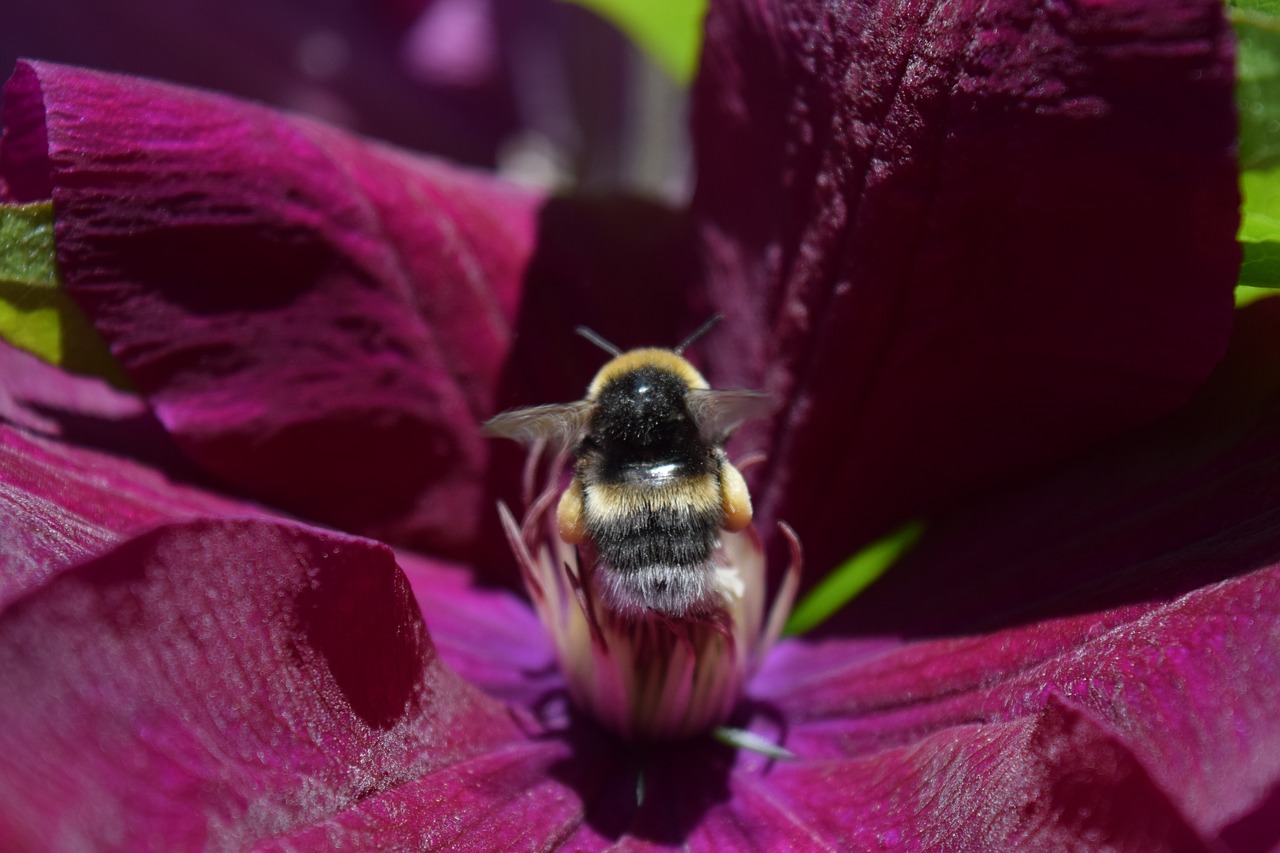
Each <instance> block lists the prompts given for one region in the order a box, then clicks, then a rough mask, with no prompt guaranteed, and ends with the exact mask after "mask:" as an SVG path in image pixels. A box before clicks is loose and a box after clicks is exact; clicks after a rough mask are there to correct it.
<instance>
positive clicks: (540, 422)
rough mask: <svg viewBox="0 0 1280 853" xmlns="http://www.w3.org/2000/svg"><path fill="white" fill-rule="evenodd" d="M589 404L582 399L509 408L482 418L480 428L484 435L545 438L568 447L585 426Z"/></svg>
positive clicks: (521, 439)
mask: <svg viewBox="0 0 1280 853" xmlns="http://www.w3.org/2000/svg"><path fill="white" fill-rule="evenodd" d="M590 413H591V406H590V404H589V403H587V402H586V401H585V400H583V401H579V402H577V403H553V404H551V405H548V406H533V407H531V408H528V409H512V410H511V411H509V412H503V413H502V414H500V415H496V416H495V417H492V418H490V419H489V420H487V421H485V422H484V424H483V426H481V427H480V429H481V431H483V432H484V434H485V435H488V436H493V437H497V438H509V439H512V440H513V441H518V442H520V443H521V444H535V443H537V442H539V441H545V442H547V443H548V444H550V445H552V446H554V447H556V448H557V449H564V448H566V447H569V446H571V445H572V444H573V443H574V442H576V441H577V440H578V436H579V435H581V434H582V431H583V430H585V429H586V428H587V419H588V416H589V415H590Z"/></svg>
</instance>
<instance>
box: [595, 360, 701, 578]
mask: <svg viewBox="0 0 1280 853" xmlns="http://www.w3.org/2000/svg"><path fill="white" fill-rule="evenodd" d="M688 391H689V387H688V385H687V384H686V383H685V382H684V380H683V379H681V378H680V377H679V376H677V375H676V374H674V373H671V372H670V371H667V370H662V369H659V368H651V367H642V368H638V369H635V370H630V371H627V372H626V373H624V374H621V375H620V376H617V377H615V378H613V379H611V380H610V381H609V382H607V383H606V384H605V385H604V386H603V387H602V388H601V389H600V391H599V393H598V394H597V395H596V398H595V401H594V402H595V407H594V411H593V414H592V417H591V422H590V424H589V427H588V429H587V431H586V437H585V438H584V439H583V440H582V442H581V443H580V444H579V446H578V474H579V477H580V478H581V480H582V482H583V486H584V488H586V489H587V490H590V489H591V488H592V486H593V485H598V484H607V485H612V486H625V487H627V488H628V489H629V490H630V491H631V494H632V495H633V497H634V500H635V501H636V502H637V503H639V504H640V505H641V506H642V507H643V509H642V511H637V512H631V513H628V514H626V515H625V516H621V517H612V518H610V519H609V520H608V521H607V522H606V523H600V522H599V520H598V519H592V518H591V517H588V518H587V533H588V535H589V536H590V537H591V539H592V540H593V541H594V542H595V545H596V547H597V548H598V550H599V552H600V556H601V558H602V559H603V560H604V561H605V562H607V563H609V564H610V565H611V566H613V567H614V568H616V569H617V570H619V571H620V572H623V573H629V572H640V571H643V570H646V569H654V568H667V569H685V568H692V567H701V566H705V565H706V564H708V563H709V561H710V560H711V556H712V554H713V552H714V551H715V548H716V546H717V542H718V539H719V528H720V525H721V523H722V522H723V510H722V509H721V508H720V507H719V506H717V507H716V508H715V509H714V510H711V511H707V510H695V509H693V507H692V504H691V503H690V502H689V501H688V500H685V499H682V497H681V495H682V491H684V492H687V489H682V486H684V485H685V484H687V483H689V482H691V481H696V480H700V479H704V478H707V477H712V478H715V479H716V487H717V489H718V487H719V466H718V459H717V448H716V447H715V446H713V445H711V444H708V443H707V442H706V441H705V440H704V439H703V437H702V435H701V434H700V432H699V430H698V426H697V424H696V423H694V421H693V418H692V417H690V415H689V411H688V407H687V405H686V398H687V395H688Z"/></svg>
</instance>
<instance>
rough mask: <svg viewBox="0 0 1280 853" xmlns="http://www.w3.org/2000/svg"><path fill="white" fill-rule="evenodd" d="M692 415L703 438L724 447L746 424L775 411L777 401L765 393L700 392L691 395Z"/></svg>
mask: <svg viewBox="0 0 1280 853" xmlns="http://www.w3.org/2000/svg"><path fill="white" fill-rule="evenodd" d="M688 400H689V415H690V416H691V417H692V418H693V422H694V423H696V424H697V425H698V430H699V431H700V432H701V433H702V436H703V438H705V439H706V440H708V441H710V442H712V443H713V444H723V443H724V441H725V440H726V439H727V438H728V437H729V435H730V434H731V433H732V432H733V431H734V430H735V429H737V428H738V427H739V426H740V425H741V424H742V423H743V421H749V420H752V419H754V418H762V417H764V416H765V415H767V414H769V413H770V412H772V411H773V398H771V397H770V396H769V395H768V394H765V393H763V392H761V391H741V390H721V389H716V388H711V389H701V388H696V389H694V390H692V391H690V392H689V397H688Z"/></svg>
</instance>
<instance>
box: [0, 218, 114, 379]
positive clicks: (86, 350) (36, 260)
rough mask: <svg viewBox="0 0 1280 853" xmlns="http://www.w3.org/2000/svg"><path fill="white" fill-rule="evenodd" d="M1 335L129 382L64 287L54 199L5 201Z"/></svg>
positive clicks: (83, 369)
mask: <svg viewBox="0 0 1280 853" xmlns="http://www.w3.org/2000/svg"><path fill="white" fill-rule="evenodd" d="M0 338H3V339H4V340H6V341H8V342H9V343H10V344H13V345H14V346H15V347H17V348H19V349H22V350H26V351H27V352H29V353H31V354H33V355H35V356H37V357H39V358H42V359H44V360H45V361H47V362H49V363H51V364H56V365H58V366H59V367H62V368H65V369H66V370H70V371H73V372H75V373H86V374H90V375H93V376H100V377H102V378H104V379H106V380H108V381H109V382H111V383H112V384H114V385H117V386H120V387H125V386H127V385H128V382H127V380H126V379H125V378H124V375H123V374H122V373H121V371H120V367H119V365H118V364H117V363H116V361H115V359H113V358H112V357H111V353H110V352H109V351H108V350H107V346H106V344H105V343H104V342H103V341H102V338H101V337H99V336H98V333H97V332H96V331H95V330H94V328H93V326H92V325H91V324H90V323H89V319H88V318H87V317H85V315H84V314H83V313H82V312H81V311H80V309H79V308H78V307H77V306H76V305H75V303H74V302H72V301H71V298H70V297H68V296H67V294H66V291H64V290H63V289H62V279H61V277H60V276H59V274H58V260H57V251H56V249H55V247H54V240H53V202H47V201H46V202H38V203H35V204H0Z"/></svg>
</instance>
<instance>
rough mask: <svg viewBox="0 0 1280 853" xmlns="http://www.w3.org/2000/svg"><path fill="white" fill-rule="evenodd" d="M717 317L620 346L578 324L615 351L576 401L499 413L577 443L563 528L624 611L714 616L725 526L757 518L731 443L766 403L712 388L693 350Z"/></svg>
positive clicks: (545, 436) (559, 516)
mask: <svg viewBox="0 0 1280 853" xmlns="http://www.w3.org/2000/svg"><path fill="white" fill-rule="evenodd" d="M718 319H719V318H718V317H714V318H712V319H711V320H710V321H708V322H707V323H706V324H704V325H703V326H702V328H700V329H699V330H698V331H696V332H694V334H693V335H691V336H690V337H689V338H688V339H687V340H685V341H684V343H682V344H680V346H678V347H675V348H673V349H661V348H645V349H635V350H630V351H628V352H622V351H621V350H619V349H618V348H617V347H615V346H613V345H612V344H610V343H608V342H607V341H605V340H603V339H601V338H599V337H598V336H596V335H595V334H594V333H593V332H591V331H590V330H587V329H582V328H580V329H578V332H579V333H580V334H582V335H583V336H584V337H586V338H588V339H589V340H591V341H592V342H594V343H596V344H597V345H598V346H600V347H601V348H603V349H605V350H606V351H607V352H609V353H610V355H612V356H613V358H612V359H611V360H610V361H609V362H608V363H606V364H605V365H604V367H602V368H600V371H599V372H598V373H597V374H596V375H595V378H594V379H592V380H591V384H590V385H589V386H588V388H587V396H586V399H584V400H580V401H578V402H576V403H567V404H554V405H548V406H535V407H533V408H528V409H517V410H514V411H510V412H505V413H503V414H500V415H498V416H497V417H495V418H493V419H492V420H490V421H488V422H487V423H486V424H485V425H484V431H485V432H486V433H487V434H488V435H491V436H498V437H504V438H510V439H514V440H516V441H519V442H522V443H526V444H534V443H537V442H547V443H549V444H552V445H555V446H558V447H559V448H561V449H567V448H570V447H571V448H572V449H573V456H574V465H573V479H572V481H571V483H570V484H569V487H568V488H567V489H566V490H565V491H564V493H563V494H562V495H561V497H560V502H559V504H558V506H557V510H556V522H557V527H558V529H559V534H560V537H561V538H562V539H563V540H564V541H565V542H567V543H569V544H571V545H575V546H578V549H579V552H580V554H582V552H584V551H585V552H587V553H586V554H585V556H586V559H585V560H580V564H582V565H586V566H589V567H591V566H593V567H594V568H591V569H590V570H589V572H588V574H587V577H586V578H585V582H586V583H587V584H589V585H590V588H591V591H592V592H593V593H594V594H595V595H596V596H597V597H598V598H599V600H600V601H601V603H602V604H603V605H604V607H605V608H606V609H607V610H608V611H610V612H612V613H614V614H616V615H618V616H620V617H623V618H641V617H644V616H646V615H651V614H657V615H659V616H663V617H671V618H683V617H695V618H696V617H699V616H707V615H710V614H711V613H713V612H714V611H716V610H717V609H718V608H719V607H721V606H722V601H721V598H722V595H723V593H722V592H721V584H720V583H719V582H718V580H717V575H716V571H717V564H716V550H717V549H718V548H719V546H720V531H721V530H722V529H723V530H729V531H738V530H742V529H744V528H745V527H747V525H749V524H750V523H751V496H750V494H749V493H748V491H747V484H746V481H744V480H743V478H742V474H741V473H740V472H739V471H738V469H737V468H735V467H734V465H733V463H731V462H730V461H729V457H728V456H727V455H726V453H725V450H724V445H725V442H726V441H727V440H728V439H729V436H730V435H731V434H732V433H733V431H734V429H736V428H737V427H738V426H739V425H740V424H741V423H742V422H743V421H745V420H747V419H750V418H753V417H759V416H761V415H764V414H766V413H768V411H769V409H770V408H771V406H770V403H769V398H768V397H767V395H765V394H761V393H759V392H755V391H738V390H714V389H712V388H711V387H710V386H709V385H708V384H707V381H706V379H704V378H703V377H702V374H700V373H699V372H698V371H697V369H696V368H695V367H694V366H693V365H692V364H690V363H689V362H688V361H687V360H686V359H685V358H684V356H683V352H684V350H685V348H686V347H688V346H689V345H690V344H691V343H693V341H695V340H696V339H697V338H699V337H700V336H701V335H702V334H703V333H704V332H706V331H707V330H708V329H709V328H710V327H711V326H712V325H714V323H715V322H716V321H717V320H718Z"/></svg>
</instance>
